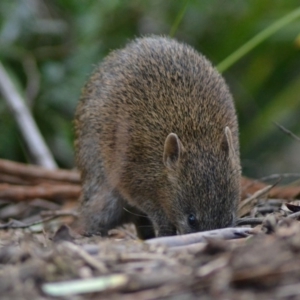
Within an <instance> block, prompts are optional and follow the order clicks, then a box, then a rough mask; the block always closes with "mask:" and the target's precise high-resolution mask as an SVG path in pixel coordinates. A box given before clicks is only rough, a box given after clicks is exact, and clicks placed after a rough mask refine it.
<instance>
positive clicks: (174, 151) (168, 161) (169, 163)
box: [163, 133, 183, 169]
mask: <svg viewBox="0 0 300 300" xmlns="http://www.w3.org/2000/svg"><path fill="white" fill-rule="evenodd" d="M182 150H183V147H182V144H181V142H180V140H179V138H178V136H177V134H175V133H170V134H169V135H168V136H167V138H166V140H165V145H164V156H163V160H164V164H165V166H166V167H168V168H173V169H174V168H176V166H177V165H178V162H179V159H180V155H181V153H182Z"/></svg>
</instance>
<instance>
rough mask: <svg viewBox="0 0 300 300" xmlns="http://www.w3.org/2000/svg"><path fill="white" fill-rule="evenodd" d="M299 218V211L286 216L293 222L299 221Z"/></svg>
mask: <svg viewBox="0 0 300 300" xmlns="http://www.w3.org/2000/svg"><path fill="white" fill-rule="evenodd" d="M299 217H300V211H297V212H295V213H293V214H290V215H288V216H287V218H288V219H294V220H297V219H299Z"/></svg>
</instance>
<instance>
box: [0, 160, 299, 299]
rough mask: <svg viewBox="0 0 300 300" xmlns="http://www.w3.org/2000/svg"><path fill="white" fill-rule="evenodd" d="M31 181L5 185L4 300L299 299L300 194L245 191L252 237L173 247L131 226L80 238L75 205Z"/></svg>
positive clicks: (0, 243)
mask: <svg viewBox="0 0 300 300" xmlns="http://www.w3.org/2000/svg"><path fill="white" fill-rule="evenodd" d="M0 171H1V162H0ZM19 171H20V169H19ZM2 174H3V173H2ZM27 174H29V173H27ZM48 175H49V174H48ZM10 176H11V174H10ZM21 177H22V176H21ZM39 177H41V175H39ZM18 178H19V179H20V176H19V177H18ZM24 178H25V177H24V176H23V177H22V180H23V183H22V189H23V190H22V189H21V183H20V182H16V181H18V180H17V179H16V178H14V180H12V178H9V179H8V177H6V179H5V181H4V179H3V178H2V183H1V184H0V299H75V300H76V299H78V300H80V299H128V300H129V299H130V300H131V299H139V300H140V299H247V300H248V299H255V300H256V299H300V284H299V283H300V223H299V221H298V218H299V216H300V213H299V202H298V200H297V198H299V191H298V193H295V192H294V190H293V195H292V196H291V194H288V193H286V194H285V195H287V194H288V196H286V197H283V196H282V198H278V197H277V198H276V197H275V196H276V195H277V196H278V195H279V192H282V191H283V190H284V189H286V188H282V189H278V191H277V194H276V195H274V194H272V193H271V191H272V186H269V187H268V186H266V185H259V186H257V187H256V190H255V189H254V190H251V189H248V190H247V192H245V193H244V196H243V200H242V202H241V204H240V206H239V214H240V219H239V224H238V225H239V227H241V226H244V227H248V228H250V227H251V228H254V232H253V233H251V234H248V235H246V236H241V238H239V239H228V240H227V239H226V240H225V239H216V238H206V239H205V242H203V243H194V244H188V245H185V246H181V247H174V246H166V245H165V244H163V243H149V242H144V241H141V240H138V239H137V237H136V234H135V230H134V228H133V226H132V225H128V226H125V227H122V228H117V229H115V230H112V231H111V232H110V235H109V237H108V238H102V237H100V236H94V237H83V236H81V235H79V234H78V231H77V230H76V222H77V213H76V207H75V206H76V201H75V202H74V201H73V200H72V199H71V200H70V198H68V197H67V196H66V191H65V192H63V193H62V192H61V190H60V193H59V197H58V194H55V193H54V192H53V191H54V190H51V192H49V193H48V194H47V192H45V190H43V189H42V186H41V185H40V184H41V183H40V182H34V183H32V182H33V181H32V179H30V180H31V183H30V184H29V179H28V178H27V179H26V180H27V182H26V180H25V179H24ZM0 180H1V178H0ZM51 180H53V178H52V179H51ZM12 181H14V183H12ZM42 184H43V187H45V182H43V183H42ZM47 184H48V185H49V186H50V184H49V182H48V183H47ZM244 186H245V184H244ZM252 187H253V186H252ZM29 189H32V190H31V193H29V192H28V191H29ZM55 189H56V190H57V189H58V188H57V186H55ZM33 190H34V191H35V193H39V194H38V195H39V196H41V194H42V195H43V197H41V198H39V197H37V196H36V194H35V193H33V192H32V191H33ZM289 191H290V190H289ZM21 192H22V193H23V194H22V193H21ZM73 192H74V191H73ZM18 193H19V194H18ZM20 193H21V194H20ZM26 193H27V194H26ZM53 193H54V194H55V195H56V196H55V197H54V196H53ZM61 193H62V194H61ZM50 194H51V197H50V196H49V195H50ZM24 195H27V196H26V197H25V196H24ZM28 195H31V196H28ZM288 197H290V198H289V199H287V198H288ZM292 201H293V202H292ZM287 202H289V204H288V203H287ZM245 224H246V225H245ZM249 224H250V225H249Z"/></svg>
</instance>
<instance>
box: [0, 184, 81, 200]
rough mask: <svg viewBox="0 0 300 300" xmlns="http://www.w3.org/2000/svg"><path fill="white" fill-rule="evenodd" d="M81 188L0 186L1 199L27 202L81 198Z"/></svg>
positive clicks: (68, 186) (69, 186)
mask: <svg viewBox="0 0 300 300" xmlns="http://www.w3.org/2000/svg"><path fill="white" fill-rule="evenodd" d="M80 192H81V187H80V186H77V185H70V184H69V185H66V184H63V185H60V184H56V185H49V184H39V185H34V186H20V185H10V184H0V199H6V200H13V201H26V200H32V199H35V198H44V199H49V200H58V199H66V198H67V199H70V198H71V199H74V198H78V197H79V196H80Z"/></svg>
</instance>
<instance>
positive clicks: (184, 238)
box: [145, 228, 254, 247]
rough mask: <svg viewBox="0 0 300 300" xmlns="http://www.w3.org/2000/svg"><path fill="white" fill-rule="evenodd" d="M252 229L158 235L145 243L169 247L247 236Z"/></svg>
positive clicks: (224, 229) (251, 232) (225, 229)
mask: <svg viewBox="0 0 300 300" xmlns="http://www.w3.org/2000/svg"><path fill="white" fill-rule="evenodd" d="M253 233H254V230H253V229H251V228H223V229H216V230H210V231H203V232H196V233H190V234H184V235H175V236H167V237H158V238H153V239H150V240H147V241H145V243H147V244H151V245H153V244H162V245H166V246H169V247H177V246H184V245H190V244H196V243H204V242H206V238H219V239H225V240H230V239H238V238H244V237H248V236H249V235H250V234H253Z"/></svg>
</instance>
